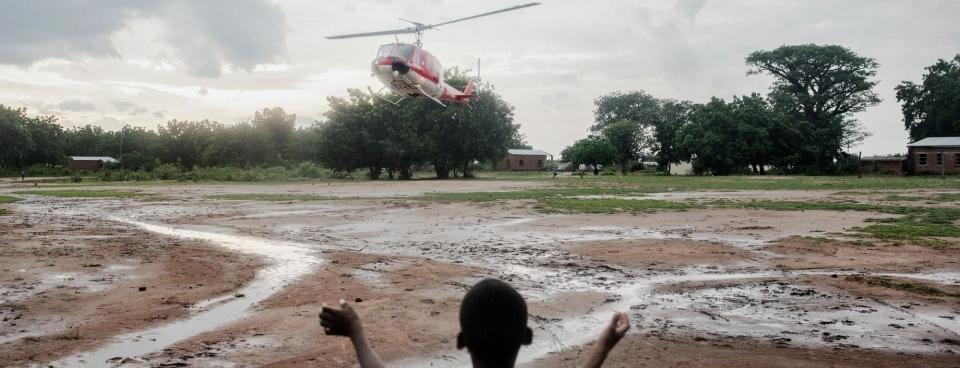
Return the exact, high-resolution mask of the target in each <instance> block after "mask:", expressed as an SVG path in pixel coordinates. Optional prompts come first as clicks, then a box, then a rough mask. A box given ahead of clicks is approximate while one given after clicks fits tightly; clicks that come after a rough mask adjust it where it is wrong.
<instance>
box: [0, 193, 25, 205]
mask: <svg viewBox="0 0 960 368" xmlns="http://www.w3.org/2000/svg"><path fill="white" fill-rule="evenodd" d="M21 199H22V198H20V197H14V196H6V195H0V204H2V203H13V202H18V201H20V200H21Z"/></svg>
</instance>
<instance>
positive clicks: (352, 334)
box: [320, 299, 386, 368]
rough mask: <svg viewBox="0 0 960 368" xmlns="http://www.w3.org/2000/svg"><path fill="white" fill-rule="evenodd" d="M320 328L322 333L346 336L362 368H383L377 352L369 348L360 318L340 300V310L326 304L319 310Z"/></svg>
mask: <svg viewBox="0 0 960 368" xmlns="http://www.w3.org/2000/svg"><path fill="white" fill-rule="evenodd" d="M320 326H323V333H325V334H327V335H334V336H347V337H349V338H350V342H352V343H353V348H354V350H356V352H357V359H359V360H360V367H362V368H384V367H386V366H385V365H383V362H382V361H380V357H379V356H377V352H376V351H373V348H371V347H370V341H368V340H367V336H366V335H364V333H363V325H362V324H361V323H360V316H359V315H357V312H356V311H354V310H353V307H351V306H350V305H349V304H347V302H345V301H344V300H343V299H341V300H340V308H335V307H328V306H327V304H326V303H324V304H323V307H322V308H321V309H320Z"/></svg>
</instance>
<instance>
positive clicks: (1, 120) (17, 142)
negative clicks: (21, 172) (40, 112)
mask: <svg viewBox="0 0 960 368" xmlns="http://www.w3.org/2000/svg"><path fill="white" fill-rule="evenodd" d="M27 119H28V118H27V110H26V109H23V108H19V109H15V108H9V107H6V106H3V105H0V139H2V143H3V144H0V165H2V166H6V167H11V168H23V167H24V166H26V165H27V163H28V157H29V154H30V151H31V150H33V147H34V142H33V138H32V137H31V136H30V131H29V130H28V129H27V128H26V120H27Z"/></svg>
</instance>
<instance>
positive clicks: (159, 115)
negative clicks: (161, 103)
mask: <svg viewBox="0 0 960 368" xmlns="http://www.w3.org/2000/svg"><path fill="white" fill-rule="evenodd" d="M164 113H166V111H163V110H158V111H154V112H153V116H156V117H157V118H158V119H163V115H164Z"/></svg>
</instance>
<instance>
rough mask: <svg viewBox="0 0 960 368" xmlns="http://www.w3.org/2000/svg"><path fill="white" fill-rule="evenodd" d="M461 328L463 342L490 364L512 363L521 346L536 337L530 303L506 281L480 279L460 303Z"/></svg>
mask: <svg viewBox="0 0 960 368" xmlns="http://www.w3.org/2000/svg"><path fill="white" fill-rule="evenodd" d="M460 331H461V337H460V338H461V339H462V341H460V343H462V345H464V346H466V347H467V348H468V349H469V350H470V354H471V355H473V356H475V357H476V358H478V359H479V360H480V361H483V362H486V363H488V364H496V365H509V366H512V364H513V361H514V360H515V359H516V357H517V352H518V351H519V350H520V345H523V344H529V343H530V339H531V338H532V332H531V330H530V329H529V328H527V303H526V302H525V301H524V300H523V297H522V296H520V293H518V292H517V290H516V289H514V288H513V287H512V286H510V285H509V284H507V283H505V282H503V281H500V280H496V279H485V280H483V281H480V282H478V283H477V284H476V285H474V286H473V287H472V288H470V291H468V292H467V295H465V296H464V297H463V302H462V303H461V304H460Z"/></svg>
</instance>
